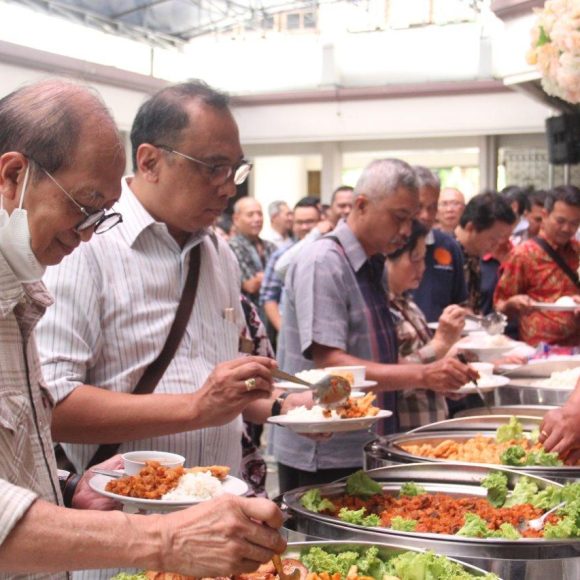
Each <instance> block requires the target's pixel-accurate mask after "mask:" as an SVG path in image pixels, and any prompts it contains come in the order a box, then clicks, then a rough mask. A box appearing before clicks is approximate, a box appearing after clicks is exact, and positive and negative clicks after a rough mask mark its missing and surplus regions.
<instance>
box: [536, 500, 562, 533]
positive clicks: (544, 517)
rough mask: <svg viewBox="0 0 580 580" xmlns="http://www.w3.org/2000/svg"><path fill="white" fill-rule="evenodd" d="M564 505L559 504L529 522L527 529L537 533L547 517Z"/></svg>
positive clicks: (541, 528) (542, 527)
mask: <svg viewBox="0 0 580 580" xmlns="http://www.w3.org/2000/svg"><path fill="white" fill-rule="evenodd" d="M564 505H566V502H565V501H563V502H560V503H559V504H558V505H557V506H554V507H553V508H552V509H551V510H548V511H547V512H546V513H545V514H542V515H541V516H540V517H539V518H536V519H534V520H530V521H529V522H528V524H527V527H528V528H531V529H532V530H536V531H537V532H538V531H539V530H543V529H544V524H545V523H546V519H547V518H548V516H549V515H551V514H553V513H554V512H555V511H556V510H559V509H560V508H561V507H563V506H564Z"/></svg>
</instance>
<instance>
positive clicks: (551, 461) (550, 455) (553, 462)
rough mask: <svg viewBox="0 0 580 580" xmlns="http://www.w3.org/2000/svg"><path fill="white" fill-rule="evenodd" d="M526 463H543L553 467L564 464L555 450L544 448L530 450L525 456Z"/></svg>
mask: <svg viewBox="0 0 580 580" xmlns="http://www.w3.org/2000/svg"><path fill="white" fill-rule="evenodd" d="M526 465H544V466H547V467H553V466H557V465H564V462H563V461H561V460H560V458H559V457H558V454H557V453H556V452H555V451H552V452H548V451H546V450H545V449H540V450H538V451H530V452H529V453H528V456H527V457H526Z"/></svg>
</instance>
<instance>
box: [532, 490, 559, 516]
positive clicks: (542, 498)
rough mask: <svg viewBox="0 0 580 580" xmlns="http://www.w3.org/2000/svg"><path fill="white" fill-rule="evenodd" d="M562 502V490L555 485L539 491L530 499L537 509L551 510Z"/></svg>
mask: <svg viewBox="0 0 580 580" xmlns="http://www.w3.org/2000/svg"><path fill="white" fill-rule="evenodd" d="M561 501H562V490H561V489H560V488H559V487H556V486H554V485H549V486H548V487H546V489H543V490H542V491H539V492H538V493H537V494H536V495H535V496H534V497H532V498H531V499H530V503H531V504H532V505H533V506H534V507H537V508H541V509H544V510H549V509H551V508H553V507H554V506H556V505H558V504H559V503H560V502H561Z"/></svg>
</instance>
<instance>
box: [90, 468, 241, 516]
mask: <svg viewBox="0 0 580 580" xmlns="http://www.w3.org/2000/svg"><path fill="white" fill-rule="evenodd" d="M212 469H213V468H209V467H208V468H207V469H206V468H191V469H190V470H188V469H184V468H183V467H179V468H167V467H164V466H162V465H159V464H158V463H157V462H154V461H151V462H148V463H147V465H146V467H145V468H143V469H142V470H141V472H140V473H139V475H136V476H125V475H124V472H122V471H119V475H120V476H121V477H119V478H114V477H110V476H107V475H100V474H96V475H94V476H93V477H92V479H91V480H90V481H89V486H90V487H91V488H92V489H93V490H94V491H96V492H97V493H98V494H100V495H103V496H105V497H108V498H111V499H114V500H116V501H119V502H121V503H122V504H124V505H125V506H130V507H132V508H134V509H135V510H145V511H155V512H160V511H174V510H178V509H185V508H187V507H189V506H192V505H195V504H198V503H201V502H203V501H207V500H209V499H213V498H215V497H218V496H220V495H223V494H224V493H229V494H232V495H244V494H245V493H246V492H247V491H248V486H247V484H246V483H245V482H244V481H242V480H241V479H238V478H237V477H232V476H231V475H226V474H225V473H224V472H223V471H222V472H221V473H219V477H218V476H216V475H215V473H216V472H215V471H214V472H213V473H212ZM222 469H223V468H222Z"/></svg>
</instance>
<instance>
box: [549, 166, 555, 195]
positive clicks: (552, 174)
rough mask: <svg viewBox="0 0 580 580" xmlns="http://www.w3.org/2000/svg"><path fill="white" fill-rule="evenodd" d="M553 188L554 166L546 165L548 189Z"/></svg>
mask: <svg viewBox="0 0 580 580" xmlns="http://www.w3.org/2000/svg"><path fill="white" fill-rule="evenodd" d="M553 187H554V166H553V165H552V164H551V163H548V189H552V188H553Z"/></svg>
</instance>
